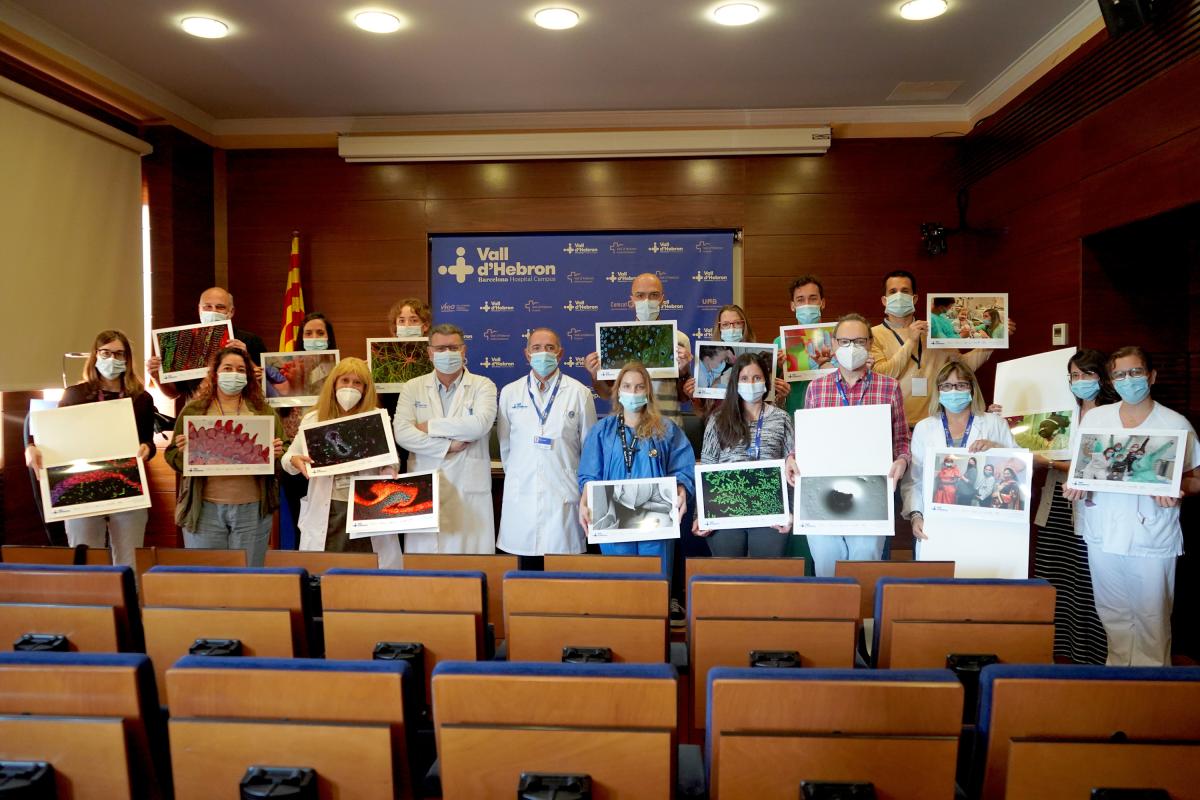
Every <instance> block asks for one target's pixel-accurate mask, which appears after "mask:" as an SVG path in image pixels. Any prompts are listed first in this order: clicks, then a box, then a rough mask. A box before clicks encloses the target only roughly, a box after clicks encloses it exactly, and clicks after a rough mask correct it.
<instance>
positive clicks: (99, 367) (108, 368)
mask: <svg viewBox="0 0 1200 800" xmlns="http://www.w3.org/2000/svg"><path fill="white" fill-rule="evenodd" d="M96 371H97V372H99V373H100V374H101V375H103V376H104V377H105V378H107V379H108V380H110V381H111V380H113V379H114V378H117V377H118V376H120V375H124V374H125V359H123V358H97V359H96Z"/></svg>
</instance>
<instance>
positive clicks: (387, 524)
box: [346, 470, 438, 539]
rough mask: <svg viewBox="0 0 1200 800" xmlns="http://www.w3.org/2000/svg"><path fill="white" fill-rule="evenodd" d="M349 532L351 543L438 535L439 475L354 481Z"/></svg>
mask: <svg viewBox="0 0 1200 800" xmlns="http://www.w3.org/2000/svg"><path fill="white" fill-rule="evenodd" d="M350 500H351V502H350V510H349V513H348V514H347V515H346V532H347V533H348V534H350V538H351V539H361V538H364V537H367V536H376V535H379V534H385V533H437V531H438V473H437V470H433V471H430V472H409V473H407V474H405V475H400V476H398V477H395V478H387V477H383V476H377V477H366V478H354V479H353V482H352V486H351V491H350Z"/></svg>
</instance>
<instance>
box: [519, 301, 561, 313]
mask: <svg viewBox="0 0 1200 800" xmlns="http://www.w3.org/2000/svg"><path fill="white" fill-rule="evenodd" d="M552 308H554V306H552V305H550V304H549V303H543V302H542V301H540V300H526V301H525V310H526V311H528V312H529V313H530V314H537V313H539V312H542V311H549V310H550V309H552Z"/></svg>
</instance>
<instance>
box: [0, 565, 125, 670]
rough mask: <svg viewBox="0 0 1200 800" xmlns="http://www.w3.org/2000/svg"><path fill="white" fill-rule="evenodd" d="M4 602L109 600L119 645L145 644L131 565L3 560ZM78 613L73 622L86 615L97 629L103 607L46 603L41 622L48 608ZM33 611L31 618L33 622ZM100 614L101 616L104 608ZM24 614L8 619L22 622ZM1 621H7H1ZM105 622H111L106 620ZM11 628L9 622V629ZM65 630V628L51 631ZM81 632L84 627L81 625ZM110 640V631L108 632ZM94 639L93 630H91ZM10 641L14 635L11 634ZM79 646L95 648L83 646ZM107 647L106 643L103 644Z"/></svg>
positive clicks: (0, 599) (0, 584)
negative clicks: (78, 608)
mask: <svg viewBox="0 0 1200 800" xmlns="http://www.w3.org/2000/svg"><path fill="white" fill-rule="evenodd" d="M0 603H17V604H32V605H43V606H91V607H97V606H106V607H109V608H111V609H112V618H113V620H114V623H115V626H116V642H117V647H116V649H117V650H120V651H124V652H133V651H138V650H141V649H142V648H143V645H144V640H143V636H142V622H141V615H140V614H139V613H138V602H137V592H136V589H135V584H134V581H133V570H131V569H130V568H129V567H114V566H103V565H101V566H88V565H85V566H72V565H63V566H59V565H49V564H0ZM50 613H55V614H61V615H63V616H74V620H73V621H72V623H71V624H72V626H73V627H75V626H78V625H81V624H82V623H83V622H84V619H85V618H86V619H87V620H89V624H88V625H87V626H86V627H87V628H89V629H91V630H92V633H93V634H95V633H97V632H98V630H97V629H96V628H94V627H93V626H94V625H96V624H100V620H99V618H98V616H97V614H99V613H100V612H78V613H77V614H75V615H71V614H70V613H69V612H68V611H67V610H65V609H64V610H63V611H61V612H51V611H50V610H49V609H43V610H42V611H41V612H40V614H41V616H40V618H39V620H38V621H39V622H41V621H43V620H45V619H46V616H45V615H47V614H50ZM32 614H33V612H32V611H30V615H31V616H30V617H27V619H28V620H29V621H30V622H33V621H34V620H33V618H32ZM101 616H103V615H102V614H101ZM20 621H21V620H19V619H18V620H15V621H14V620H9V621H8V622H9V623H14V622H15V623H19V622H20ZM0 624H3V623H0ZM105 627H107V626H105ZM9 628H11V624H10V625H9V626H8V628H6V631H7V630H8V629H9ZM52 632H54V633H62V631H52ZM81 633H82V630H81ZM105 639H106V641H107V635H105ZM89 640H93V641H94V636H89ZM10 641H11V640H10ZM79 649H91V647H90V646H89V647H88V648H82V647H81V648H79ZM105 649H107V645H105Z"/></svg>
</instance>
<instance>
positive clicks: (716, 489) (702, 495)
mask: <svg viewBox="0 0 1200 800" xmlns="http://www.w3.org/2000/svg"><path fill="white" fill-rule="evenodd" d="M696 515H697V517H698V518H699V520H700V528H701V530H721V529H723V528H762V527H766V526H768V525H786V524H788V521H789V520H790V519H791V515H790V514H789V513H788V506H787V483H786V482H785V481H784V477H783V461H782V460H771V461H744V462H741V463H736V464H697V465H696Z"/></svg>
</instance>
